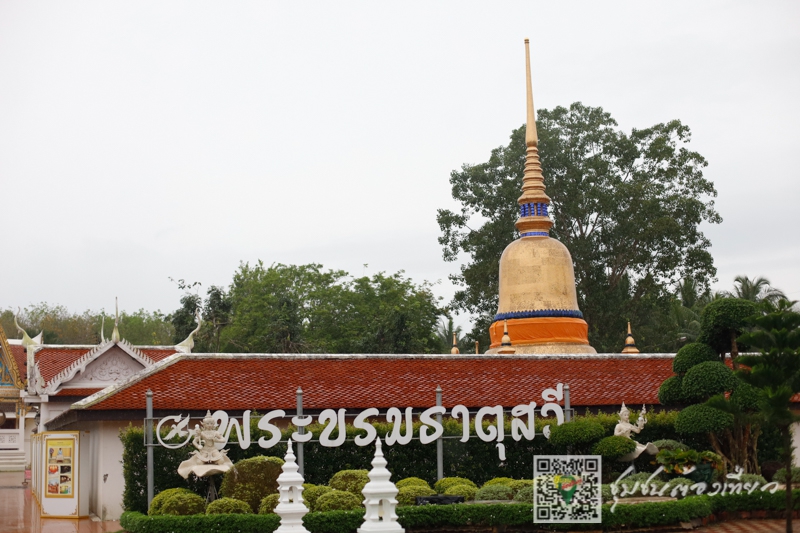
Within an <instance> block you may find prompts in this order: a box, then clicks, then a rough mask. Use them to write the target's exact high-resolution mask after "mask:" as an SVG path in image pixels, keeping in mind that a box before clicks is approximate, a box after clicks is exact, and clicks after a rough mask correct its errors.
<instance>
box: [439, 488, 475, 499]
mask: <svg viewBox="0 0 800 533" xmlns="http://www.w3.org/2000/svg"><path fill="white" fill-rule="evenodd" d="M477 492H478V489H476V488H475V487H473V486H471V485H453V486H452V487H450V488H449V489H447V490H446V491H444V495H445V496H463V497H464V500H465V501H468V502H471V501H472V500H474V499H475V494H476V493H477Z"/></svg>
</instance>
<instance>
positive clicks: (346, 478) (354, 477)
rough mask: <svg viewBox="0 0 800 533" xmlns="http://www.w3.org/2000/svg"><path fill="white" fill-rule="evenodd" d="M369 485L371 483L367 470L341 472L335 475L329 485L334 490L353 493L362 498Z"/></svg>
mask: <svg viewBox="0 0 800 533" xmlns="http://www.w3.org/2000/svg"><path fill="white" fill-rule="evenodd" d="M367 483H369V472H368V471H367V470H340V471H339V472H336V473H335V474H334V475H333V477H332V478H331V480H330V482H329V483H328V485H329V486H330V487H331V488H332V489H334V490H341V491H345V492H352V493H353V494H356V495H358V496H360V495H361V491H362V490H364V485H366V484H367Z"/></svg>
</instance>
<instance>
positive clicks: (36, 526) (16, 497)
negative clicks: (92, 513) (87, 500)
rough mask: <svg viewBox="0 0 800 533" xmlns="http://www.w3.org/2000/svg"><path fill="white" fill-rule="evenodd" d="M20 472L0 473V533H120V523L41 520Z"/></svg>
mask: <svg viewBox="0 0 800 533" xmlns="http://www.w3.org/2000/svg"><path fill="white" fill-rule="evenodd" d="M24 477H25V476H24V473H23V472H0V533H106V532H114V531H121V530H122V528H121V527H120V525H119V521H108V522H100V521H93V520H91V519H88V518H81V519H77V518H76V519H69V518H44V519H43V518H40V517H39V505H38V504H37V503H36V499H35V498H34V497H33V496H32V495H31V490H30V488H28V487H25V486H24V485H23V484H22V480H23V479H24Z"/></svg>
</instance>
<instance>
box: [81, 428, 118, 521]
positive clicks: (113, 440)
mask: <svg viewBox="0 0 800 533" xmlns="http://www.w3.org/2000/svg"><path fill="white" fill-rule="evenodd" d="M128 424H129V422H121V421H97V422H87V423H82V424H81V428H82V429H85V430H88V431H89V448H90V450H91V454H90V456H91V468H87V469H86V472H82V473H81V475H87V474H88V475H90V476H91V478H92V481H91V490H90V492H89V495H88V497H89V512H91V513H93V514H95V515H97V516H98V517H99V518H100V519H101V520H119V518H120V516H122V511H123V509H122V492H123V490H124V489H125V480H124V478H123V476H122V441H120V440H119V430H120V429H121V428H123V427H126V426H127V425H128ZM82 445H85V443H82Z"/></svg>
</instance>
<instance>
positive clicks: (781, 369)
mask: <svg viewBox="0 0 800 533" xmlns="http://www.w3.org/2000/svg"><path fill="white" fill-rule="evenodd" d="M791 307H792V303H791V302H787V301H786V300H783V301H781V302H780V303H779V304H778V306H777V308H776V309H775V310H774V311H773V312H770V313H768V314H766V315H762V316H757V317H755V318H753V319H752V323H753V325H754V326H755V327H754V328H753V330H752V331H751V332H749V333H745V334H744V335H742V336H741V337H739V342H741V343H746V344H748V345H750V346H752V347H753V348H756V349H757V350H758V351H759V352H760V355H743V356H740V358H739V359H740V362H741V364H743V365H746V366H747V367H749V368H745V369H740V370H739V371H738V372H737V374H738V375H739V377H740V378H741V379H743V380H744V381H746V382H747V383H749V384H750V385H752V386H753V387H755V388H756V389H757V390H758V391H759V393H760V394H759V397H758V406H759V407H760V408H761V413H762V416H763V418H764V420H765V423H767V424H769V425H771V426H773V427H776V428H778V430H779V431H780V433H781V437H782V444H783V446H782V449H781V452H782V458H783V461H784V464H785V468H786V472H787V474H786V475H787V477H786V486H787V487H791V486H792V477H791V476H792V424H793V423H795V422H797V421H798V420H800V417H798V416H797V415H796V414H794V413H793V412H792V409H791V404H792V397H793V396H794V395H795V394H797V393H798V392H800V313H796V312H794V311H792V310H791ZM786 531H787V532H789V533H791V531H792V491H791V490H787V491H786Z"/></svg>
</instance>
